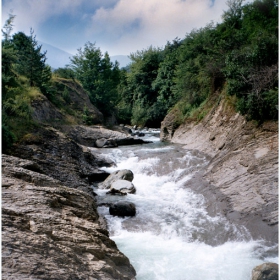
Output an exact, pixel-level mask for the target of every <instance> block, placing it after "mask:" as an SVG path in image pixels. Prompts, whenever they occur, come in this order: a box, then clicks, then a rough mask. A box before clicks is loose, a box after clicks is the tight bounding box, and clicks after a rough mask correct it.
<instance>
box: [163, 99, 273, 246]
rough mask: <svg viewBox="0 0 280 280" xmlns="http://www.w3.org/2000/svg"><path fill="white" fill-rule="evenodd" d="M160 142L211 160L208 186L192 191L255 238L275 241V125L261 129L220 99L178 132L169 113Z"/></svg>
mask: <svg viewBox="0 0 280 280" xmlns="http://www.w3.org/2000/svg"><path fill="white" fill-rule="evenodd" d="M161 139H162V140H163V141H171V142H174V143H180V144H183V145H184V146H183V147H184V148H185V149H197V150H200V151H203V152H205V153H207V154H208V155H210V156H211V157H212V160H211V161H210V164H209V165H208V167H207V169H206V170H205V173H204V178H205V180H206V183H203V182H201V184H200V185H199V186H198V185H197V184H196V186H193V188H194V190H197V191H199V192H203V193H204V194H205V196H206V198H207V197H208V198H209V203H210V204H215V205H220V206H221V207H220V208H221V211H223V212H224V214H225V215H226V216H227V217H228V218H229V219H230V220H233V221H234V222H238V223H241V224H244V225H245V226H246V227H247V228H248V229H249V231H250V232H251V234H252V236H253V237H254V238H264V239H266V240H268V241H273V242H277V240H278V123H277V122H265V123H263V124H262V125H260V126H257V125H256V123H254V122H252V121H251V122H248V121H246V119H245V118H244V117H243V116H241V115H240V114H238V113H236V112H235V110H233V108H232V107H231V106H230V105H229V102H228V101H227V100H226V99H222V100H221V101H220V102H218V103H215V105H214V106H213V107H212V109H211V110H210V112H209V113H208V114H207V115H206V116H205V117H204V118H203V120H202V121H200V122H198V121H196V120H187V121H186V122H185V123H183V124H182V125H180V126H179V127H178V126H176V116H175V114H174V113H172V112H171V113H170V114H169V115H168V116H167V117H166V118H165V120H164V121H163V122H162V126H161ZM194 185H195V184H194ZM210 197H211V199H210ZM213 197H215V198H214V199H213ZM212 207H213V205H212Z"/></svg>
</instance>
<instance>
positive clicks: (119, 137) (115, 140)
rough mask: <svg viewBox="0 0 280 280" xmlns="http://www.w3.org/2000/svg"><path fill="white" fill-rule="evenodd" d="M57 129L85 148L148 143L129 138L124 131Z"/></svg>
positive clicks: (83, 128)
mask: <svg viewBox="0 0 280 280" xmlns="http://www.w3.org/2000/svg"><path fill="white" fill-rule="evenodd" d="M59 129H60V130H61V131H62V132H64V133H65V134H66V135H67V136H68V137H70V138H71V139H73V140H74V141H75V142H77V143H79V144H81V145H84V146H87V147H98V148H102V147H116V146H121V145H134V144H144V143H148V142H146V141H144V140H142V139H139V138H134V137H131V136H130V134H128V133H125V132H124V131H122V132H120V131H116V130H110V129H107V128H105V127H103V126H90V127H89V126H84V125H72V126H69V125H68V126H67V125H64V126H61V127H60V128H59Z"/></svg>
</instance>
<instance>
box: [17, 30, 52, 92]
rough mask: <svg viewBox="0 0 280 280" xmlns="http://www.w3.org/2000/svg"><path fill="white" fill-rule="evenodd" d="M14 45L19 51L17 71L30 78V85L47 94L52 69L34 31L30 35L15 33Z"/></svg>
mask: <svg viewBox="0 0 280 280" xmlns="http://www.w3.org/2000/svg"><path fill="white" fill-rule="evenodd" d="M12 45H13V48H14V50H15V51H16V52H17V62H16V65H15V66H16V67H15V68H16V71H17V73H19V74H21V75H24V76H26V77H27V78H28V79H29V82H30V86H37V87H39V88H40V89H42V91H43V93H44V94H47V93H48V91H47V83H48V82H49V80H50V78H51V69H50V67H49V66H46V64H45V62H46V59H47V58H46V52H43V53H41V48H42V46H41V45H38V42H37V41H36V36H34V31H33V30H32V29H31V30H30V36H27V35H25V34H24V33H23V32H18V33H16V34H14V35H13V38H12Z"/></svg>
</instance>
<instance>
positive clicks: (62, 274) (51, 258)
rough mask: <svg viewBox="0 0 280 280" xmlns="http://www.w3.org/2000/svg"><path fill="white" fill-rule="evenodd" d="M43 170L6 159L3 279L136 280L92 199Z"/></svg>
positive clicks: (4, 176) (4, 171) (33, 163)
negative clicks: (42, 171) (99, 220)
mask: <svg viewBox="0 0 280 280" xmlns="http://www.w3.org/2000/svg"><path fill="white" fill-rule="evenodd" d="M32 170H37V172H35V171H32ZM39 170H40V167H39V166H38V164H37V163H35V162H33V161H29V160H23V159H20V158H17V157H12V156H6V155H3V156H2V279H104V280H105V279H106V280H107V279H135V278H134V276H135V270H134V269H133V267H132V266H131V264H130V263H129V260H128V259H127V257H125V256H124V255H123V254H122V253H121V252H119V250H118V249H117V246H116V244H115V243H114V242H113V241H112V240H110V238H109V236H108V232H107V230H106V229H103V228H102V227H101V226H100V223H99V222H98V213H97V211H96V205H95V202H94V200H93V199H92V196H90V195H89V194H87V193H86V192H84V191H80V190H77V189H75V188H69V187H68V186H66V185H63V184H62V183H61V181H59V180H55V179H53V178H52V177H50V176H47V175H44V174H41V173H38V171H39Z"/></svg>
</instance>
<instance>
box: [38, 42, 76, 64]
mask: <svg viewBox="0 0 280 280" xmlns="http://www.w3.org/2000/svg"><path fill="white" fill-rule="evenodd" d="M39 44H41V45H42V51H47V54H46V57H47V61H46V64H48V65H50V66H51V67H52V68H53V69H57V68H60V67H61V68H62V67H65V66H66V65H67V64H70V58H71V57H72V56H73V55H72V54H71V53H68V52H65V51H63V50H61V49H59V48H57V47H54V46H52V45H49V44H47V43H43V42H39Z"/></svg>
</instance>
